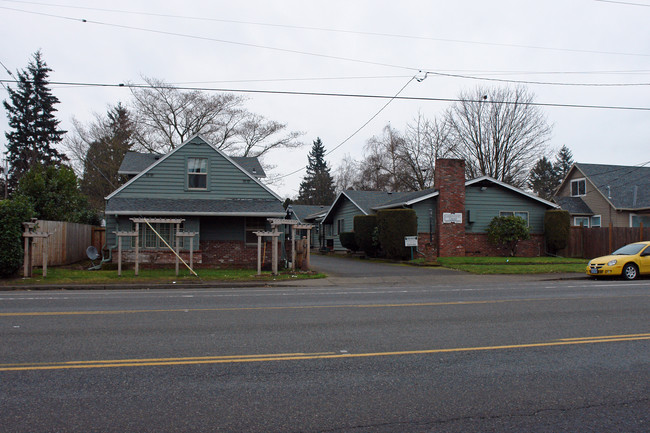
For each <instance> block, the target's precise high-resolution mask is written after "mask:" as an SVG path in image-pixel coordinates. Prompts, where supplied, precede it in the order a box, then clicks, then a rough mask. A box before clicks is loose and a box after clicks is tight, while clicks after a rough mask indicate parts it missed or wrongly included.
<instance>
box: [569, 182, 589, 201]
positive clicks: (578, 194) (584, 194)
mask: <svg viewBox="0 0 650 433" xmlns="http://www.w3.org/2000/svg"><path fill="white" fill-rule="evenodd" d="M580 182H582V183H583V184H584V191H583V193H582V194H580V186H579V184H580ZM573 184H578V186H577V187H576V190H577V192H578V193H577V194H573ZM586 195H587V178H584V177H581V178H580V179H573V180H572V181H571V197H584V196H586Z"/></svg>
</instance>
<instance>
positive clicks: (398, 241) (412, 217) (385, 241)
mask: <svg viewBox="0 0 650 433" xmlns="http://www.w3.org/2000/svg"><path fill="white" fill-rule="evenodd" d="M377 227H378V228H379V243H380V245H381V248H382V251H383V252H384V253H385V254H386V257H388V258H389V259H407V258H409V257H410V255H411V250H410V249H409V248H407V247H405V246H404V237H405V236H417V234H418V219H417V215H416V213H415V211H414V210H413V209H384V210H380V211H378V212H377Z"/></svg>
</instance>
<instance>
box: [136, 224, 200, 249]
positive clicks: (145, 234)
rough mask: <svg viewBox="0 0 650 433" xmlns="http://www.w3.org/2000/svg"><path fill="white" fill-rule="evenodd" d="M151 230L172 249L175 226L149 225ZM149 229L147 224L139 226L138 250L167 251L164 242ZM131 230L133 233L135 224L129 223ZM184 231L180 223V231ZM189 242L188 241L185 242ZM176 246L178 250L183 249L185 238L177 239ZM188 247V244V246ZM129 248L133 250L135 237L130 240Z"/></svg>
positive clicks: (174, 240)
mask: <svg viewBox="0 0 650 433" xmlns="http://www.w3.org/2000/svg"><path fill="white" fill-rule="evenodd" d="M150 224H151V227H153V230H155V231H156V232H158V234H159V235H160V236H161V237H162V238H163V239H164V240H165V242H167V243H168V244H169V246H171V247H172V248H174V247H175V246H176V224H169V223H150ZM151 227H149V225H147V224H140V229H139V230H140V231H139V233H138V234H139V236H138V238H139V239H138V244H139V246H140V248H145V249H151V250H163V249H167V246H166V245H165V242H163V241H162V240H161V239H160V237H158V236H157V235H156V233H155V232H154V231H153V230H151ZM131 230H132V231H135V223H133V222H132V223H131ZM183 230H184V223H180V231H181V232H182V231H183ZM187 242H189V240H188V241H187ZM178 245H179V247H180V248H184V245H185V238H182V237H181V238H178ZM188 245H189V244H188ZM131 247H132V248H135V237H132V238H131Z"/></svg>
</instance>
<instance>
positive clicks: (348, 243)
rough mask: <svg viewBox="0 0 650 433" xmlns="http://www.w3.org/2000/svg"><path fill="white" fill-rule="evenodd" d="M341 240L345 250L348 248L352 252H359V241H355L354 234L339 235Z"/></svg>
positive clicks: (343, 233)
mask: <svg viewBox="0 0 650 433" xmlns="http://www.w3.org/2000/svg"><path fill="white" fill-rule="evenodd" d="M339 240H340V241H341V245H343V248H347V249H348V250H350V251H352V252H357V251H358V250H359V246H358V245H357V241H356V240H355V236H354V232H341V233H339Z"/></svg>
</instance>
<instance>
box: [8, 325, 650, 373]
mask: <svg viewBox="0 0 650 433" xmlns="http://www.w3.org/2000/svg"><path fill="white" fill-rule="evenodd" d="M640 340H650V333H647V334H629V335H612V336H603V337H584V338H576V339H562V340H555V341H549V342H544V343H524V344H509V345H501V346H479V347H456V348H448V349H426V350H404V351H393V352H370V353H336V352H320V353H284V354H283V353H278V354H268V355H239V356H215V357H209V356H206V357H187V358H148V359H121V360H102V361H73V362H60V363H55V362H53V363H49V364H45V363H43V364H0V371H34V370H65V369H87V368H115V367H147V366H148V367H150V366H172V365H197V364H233V363H245V362H269V361H297V360H313V359H345V358H368V357H379V356H405V355H430V354H437V353H454V352H478V351H490V350H508V349H530V348H536V347H553V346H573V345H578V344H596V343H613V342H623V341H640Z"/></svg>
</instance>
